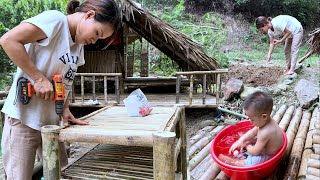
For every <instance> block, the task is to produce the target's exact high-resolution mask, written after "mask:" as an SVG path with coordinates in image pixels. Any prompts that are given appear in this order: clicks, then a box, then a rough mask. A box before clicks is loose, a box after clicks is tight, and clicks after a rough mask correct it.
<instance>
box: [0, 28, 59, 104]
mask: <svg viewBox="0 0 320 180" xmlns="http://www.w3.org/2000/svg"><path fill="white" fill-rule="evenodd" d="M45 38H47V36H46V34H45V33H44V32H43V31H42V30H41V29H39V28H38V27H37V26H34V25H32V24H30V23H21V24H19V25H18V26H16V27H15V28H13V29H11V30H10V31H8V32H7V33H5V34H4V35H3V36H2V37H1V38H0V45H1V46H2V48H3V50H4V51H5V52H6V54H7V55H8V57H9V58H10V59H11V60H12V62H13V63H14V64H15V65H17V66H18V67H19V68H20V69H22V70H23V71H24V72H25V73H26V74H27V75H28V76H29V77H30V78H31V79H32V80H33V81H34V88H35V91H36V95H37V96H38V97H41V98H43V99H45V100H51V99H53V97H54V94H53V87H52V84H51V82H50V81H49V80H48V79H47V78H46V77H45V76H44V75H43V73H42V72H41V71H40V70H39V69H38V68H37V67H36V66H35V64H34V63H33V62H32V61H31V59H30V57H29V55H28V54H27V52H26V49H25V47H24V45H25V44H28V43H34V42H37V41H40V40H43V39H45Z"/></svg>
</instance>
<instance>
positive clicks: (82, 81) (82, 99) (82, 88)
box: [81, 76, 84, 103]
mask: <svg viewBox="0 0 320 180" xmlns="http://www.w3.org/2000/svg"><path fill="white" fill-rule="evenodd" d="M81 102H82V103H83V102H84V77H83V76H81Z"/></svg>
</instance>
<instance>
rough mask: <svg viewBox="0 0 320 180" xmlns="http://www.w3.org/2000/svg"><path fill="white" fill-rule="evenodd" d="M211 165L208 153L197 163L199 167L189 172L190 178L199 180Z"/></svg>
mask: <svg viewBox="0 0 320 180" xmlns="http://www.w3.org/2000/svg"><path fill="white" fill-rule="evenodd" d="M211 164H213V160H212V157H211V155H210V153H209V154H208V155H207V156H206V157H205V158H204V159H203V160H202V161H201V162H200V163H199V165H198V166H197V168H194V169H193V170H192V171H191V172H190V176H191V177H192V178H193V179H199V178H200V177H201V176H202V175H203V174H204V173H205V171H206V170H207V169H208V168H209V166H210V165H211Z"/></svg>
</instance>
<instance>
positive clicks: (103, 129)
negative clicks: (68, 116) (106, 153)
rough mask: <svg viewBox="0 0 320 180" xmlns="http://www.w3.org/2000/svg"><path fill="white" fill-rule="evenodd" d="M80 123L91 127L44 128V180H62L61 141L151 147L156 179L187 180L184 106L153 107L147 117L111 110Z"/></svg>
mask: <svg viewBox="0 0 320 180" xmlns="http://www.w3.org/2000/svg"><path fill="white" fill-rule="evenodd" d="M81 119H84V120H86V121H88V122H89V123H90V125H87V126H79V125H72V126H69V127H67V128H64V129H61V128H59V127H58V126H44V127H42V129H41V132H42V141H43V157H44V158H43V161H44V162H43V165H44V177H45V179H47V180H51V179H52V180H53V179H54V180H56V179H60V177H61V170H60V169H61V167H60V162H59V158H58V157H59V148H58V144H59V143H58V142H59V141H62V142H89V143H99V144H112V145H125V146H139V147H152V149H153V156H152V157H153V179H157V180H160V179H163V180H171V179H176V178H179V179H181V178H182V179H187V161H186V133H185V111H184V107H183V106H170V107H153V111H152V112H151V114H150V115H148V116H146V117H128V114H127V110H126V108H125V107H124V106H108V107H105V108H102V109H100V110H98V111H95V112H93V113H91V114H89V115H87V116H85V117H83V118H81Z"/></svg>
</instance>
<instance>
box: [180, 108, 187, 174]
mask: <svg viewBox="0 0 320 180" xmlns="http://www.w3.org/2000/svg"><path fill="white" fill-rule="evenodd" d="M180 108H181V114H180V120H179V132H180V134H179V138H180V139H181V148H180V154H179V161H178V163H179V164H178V171H180V172H181V174H182V178H183V179H187V178H188V158H187V136H186V115H185V108H184V107H180Z"/></svg>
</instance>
